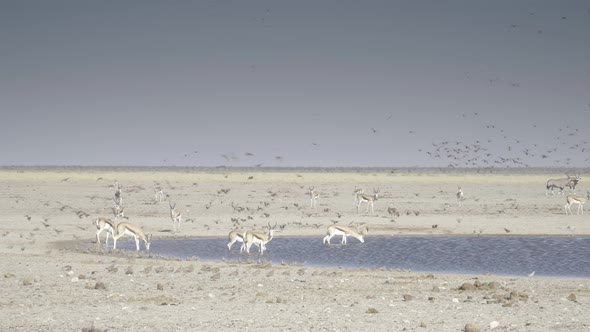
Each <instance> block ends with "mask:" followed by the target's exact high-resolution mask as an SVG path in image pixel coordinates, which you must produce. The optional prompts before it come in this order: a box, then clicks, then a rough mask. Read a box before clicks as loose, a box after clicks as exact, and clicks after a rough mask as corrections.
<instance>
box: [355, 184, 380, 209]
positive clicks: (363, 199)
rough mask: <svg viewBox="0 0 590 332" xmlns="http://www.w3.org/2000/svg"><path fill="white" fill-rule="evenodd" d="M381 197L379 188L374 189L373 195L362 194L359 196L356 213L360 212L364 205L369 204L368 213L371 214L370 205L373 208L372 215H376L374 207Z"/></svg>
mask: <svg viewBox="0 0 590 332" xmlns="http://www.w3.org/2000/svg"><path fill="white" fill-rule="evenodd" d="M378 196H379V188H373V195H368V194H360V195H358V200H359V201H358V203H357V205H356V213H358V212H359V207H360V206H361V204H362V203H367V212H369V205H370V206H371V213H375V211H374V205H375V201H376V200H377V198H378Z"/></svg>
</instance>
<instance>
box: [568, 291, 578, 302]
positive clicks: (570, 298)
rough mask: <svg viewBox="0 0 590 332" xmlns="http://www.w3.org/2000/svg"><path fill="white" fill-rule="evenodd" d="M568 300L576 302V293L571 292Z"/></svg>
mask: <svg viewBox="0 0 590 332" xmlns="http://www.w3.org/2000/svg"><path fill="white" fill-rule="evenodd" d="M567 299H568V300H570V301H572V302H576V294H574V293H571V294H570V295H569V296H568V297H567Z"/></svg>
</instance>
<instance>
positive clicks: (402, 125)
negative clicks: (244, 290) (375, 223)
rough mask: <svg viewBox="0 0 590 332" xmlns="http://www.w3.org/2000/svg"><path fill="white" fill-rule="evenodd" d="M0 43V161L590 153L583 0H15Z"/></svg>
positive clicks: (507, 158) (295, 160) (425, 161)
mask: <svg viewBox="0 0 590 332" xmlns="http://www.w3.org/2000/svg"><path fill="white" fill-rule="evenodd" d="M0 45H2V51H1V52H0V54H1V57H0V108H1V110H2V121H0V133H1V134H0V135H1V136H0V138H1V139H0V148H1V151H2V153H1V157H0V165H179V166H180V165H183V166H184V165H186V166H216V165H233V166H250V165H256V164H263V165H264V166H414V165H420V166H447V165H449V164H451V165H455V166H463V165H467V166H492V165H493V166H496V167H500V166H506V165H509V166H521V165H532V166H590V162H589V159H588V156H590V153H589V152H590V144H589V141H590V129H588V123H589V121H590V60H589V59H590V2H589V1H585V0H584V1H513V0H505V1H504V0H502V1H483V0H482V1H438V0H431V1H409V0H408V1H386V0H383V1H342V0H337V1H336V0H329V1H328V0H326V1H316V0H313V1H271V0H269V1H226V0H215V1H213V0H210V1H124V0H117V1H115V0H113V1H84V0H82V1H80V0H72V1H61V0H52V1H42V0H38V1H27V0H3V1H0ZM445 141H448V143H442V142H445ZM457 141H460V142H461V143H457ZM433 144H436V145H433ZM465 145H467V146H465ZM195 151H198V152H195ZM517 158H520V159H517Z"/></svg>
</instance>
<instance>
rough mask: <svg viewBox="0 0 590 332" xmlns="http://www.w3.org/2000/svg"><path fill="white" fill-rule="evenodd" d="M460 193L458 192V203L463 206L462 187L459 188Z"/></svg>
mask: <svg viewBox="0 0 590 332" xmlns="http://www.w3.org/2000/svg"><path fill="white" fill-rule="evenodd" d="M457 188H458V191H457V203H459V205H462V203H461V202H462V201H463V189H461V186H459V187H457Z"/></svg>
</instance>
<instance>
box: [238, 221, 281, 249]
mask: <svg viewBox="0 0 590 332" xmlns="http://www.w3.org/2000/svg"><path fill="white" fill-rule="evenodd" d="M276 227H277V224H276V222H275V225H274V226H272V227H271V226H270V222H269V223H268V232H267V233H259V232H256V231H247V232H246V233H244V244H245V246H246V252H247V253H250V247H252V245H253V244H255V245H257V246H259V247H260V254H261V255H262V254H263V253H264V250H266V244H267V243H269V242H270V241H271V240H272V238H273V235H274V232H275V228H276Z"/></svg>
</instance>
